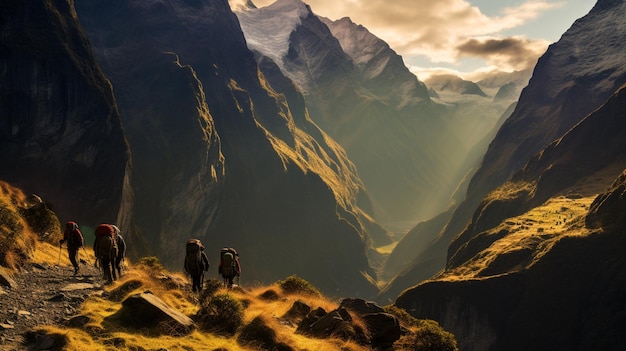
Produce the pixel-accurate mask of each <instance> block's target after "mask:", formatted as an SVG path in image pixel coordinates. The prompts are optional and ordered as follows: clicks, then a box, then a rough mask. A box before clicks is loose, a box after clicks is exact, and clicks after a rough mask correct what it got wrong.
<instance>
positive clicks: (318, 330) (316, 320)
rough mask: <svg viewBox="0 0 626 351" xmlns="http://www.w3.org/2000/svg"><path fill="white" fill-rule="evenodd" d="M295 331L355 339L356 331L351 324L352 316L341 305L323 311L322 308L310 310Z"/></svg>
mask: <svg viewBox="0 0 626 351" xmlns="http://www.w3.org/2000/svg"><path fill="white" fill-rule="evenodd" d="M296 333H298V334H303V335H308V336H311V337H314V338H319V339H324V338H330V337H337V338H340V339H343V340H356V339H357V332H356V330H355V329H354V326H353V325H352V316H350V313H349V312H348V311H347V310H346V309H345V308H343V307H340V308H338V309H336V310H333V311H331V312H329V313H325V312H324V310H323V309H322V308H318V309H316V310H315V311H311V312H310V313H309V314H308V315H307V316H306V317H305V318H304V319H303V320H302V322H300V324H299V325H298V329H296Z"/></svg>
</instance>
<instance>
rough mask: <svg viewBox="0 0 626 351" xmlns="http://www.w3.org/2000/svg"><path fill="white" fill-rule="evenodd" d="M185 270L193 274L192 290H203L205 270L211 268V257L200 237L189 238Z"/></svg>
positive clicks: (186, 248)
mask: <svg viewBox="0 0 626 351" xmlns="http://www.w3.org/2000/svg"><path fill="white" fill-rule="evenodd" d="M184 268H185V272H186V273H187V274H189V275H190V276H191V290H192V291H194V292H195V291H198V292H200V291H202V284H203V283H204V272H206V271H208V270H209V259H208V258H207V256H206V254H205V253H204V245H202V242H201V241H200V240H198V239H189V240H187V244H186V247H185V267H184Z"/></svg>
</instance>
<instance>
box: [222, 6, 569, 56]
mask: <svg viewBox="0 0 626 351" xmlns="http://www.w3.org/2000/svg"><path fill="white" fill-rule="evenodd" d="M234 1H238V2H244V1H247V0H231V2H234ZM252 1H253V2H254V3H255V4H256V5H257V6H259V7H263V6H267V5H268V4H271V3H272V2H274V0H252ZM303 1H304V2H305V3H307V4H309V5H310V6H311V9H312V10H313V12H314V13H316V14H317V15H321V16H325V17H328V18H330V19H332V20H337V19H339V18H341V17H346V16H347V17H350V18H351V19H352V21H354V22H355V23H358V24H362V25H364V26H365V27H367V29H368V30H369V31H370V32H372V33H373V34H374V35H376V36H378V37H379V38H381V39H383V40H384V41H386V42H387V43H388V44H389V45H390V46H391V47H392V48H393V49H394V50H395V51H396V52H398V53H399V54H400V55H402V56H403V57H405V59H406V58H408V57H411V56H420V57H426V58H428V59H429V60H430V62H432V63H435V64H436V63H448V64H453V63H455V62H457V61H458V60H459V59H460V58H467V57H472V56H473V57H476V58H479V59H486V60H487V61H488V62H489V63H490V64H505V65H506V66H507V68H519V67H520V66H522V65H524V64H534V62H535V61H536V59H537V57H538V55H539V54H540V51H541V50H543V49H545V47H546V46H547V45H546V43H544V42H543V41H541V40H535V41H533V40H526V41H524V40H522V39H521V38H510V41H509V42H508V44H509V45H506V44H507V38H501V39H493V40H495V41H496V42H491V41H489V40H488V39H484V38H488V37H491V38H497V37H502V36H503V35H502V33H503V32H504V31H507V30H511V29H514V28H517V27H519V26H521V25H523V24H525V23H527V22H529V21H531V20H533V19H535V18H537V17H539V16H540V15H541V14H543V13H544V12H545V11H547V10H550V9H554V8H557V7H560V6H563V2H553V1H551V0H525V1H523V2H522V3H521V4H519V5H517V6H513V7H506V8H503V9H501V10H500V12H499V13H498V14H497V15H494V16H488V15H486V14H485V13H483V12H482V11H481V10H480V9H479V8H478V7H476V6H472V4H471V3H469V2H468V1H466V0H437V1H433V0H394V1H387V0H339V1H338V0H303ZM500 41H501V43H500ZM481 44H482V49H479V46H481ZM497 44H500V45H502V49H503V50H505V52H502V53H497V52H496V51H492V52H491V53H487V52H486V51H485V50H487V49H488V47H493V48H494V49H495V48H496V47H497V46H498V45H497ZM514 44H516V45H514ZM514 50H517V53H518V54H519V55H526V54H529V55H531V56H528V58H525V57H523V56H515V55H513V53H514Z"/></svg>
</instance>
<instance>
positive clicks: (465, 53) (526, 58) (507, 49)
mask: <svg viewBox="0 0 626 351" xmlns="http://www.w3.org/2000/svg"><path fill="white" fill-rule="evenodd" d="M546 46H547V44H546V42H545V41H542V40H528V39H526V38H522V37H507V38H487V39H476V38H471V39H467V40H465V41H464V42H462V43H461V44H459V45H457V46H456V48H455V49H456V52H457V57H478V58H482V59H485V60H487V61H488V62H491V63H494V64H500V65H502V64H504V65H507V66H509V67H512V68H516V69H523V68H525V67H528V66H532V65H534V64H535V63H536V62H537V58H538V57H539V56H540V55H541V54H542V53H543V52H544V51H545V49H546Z"/></svg>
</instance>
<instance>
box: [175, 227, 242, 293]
mask: <svg viewBox="0 0 626 351" xmlns="http://www.w3.org/2000/svg"><path fill="white" fill-rule="evenodd" d="M183 268H184V270H185V273H187V274H189V275H190V276H191V282H192V284H191V290H192V291H194V292H195V291H198V292H200V291H202V284H203V282H204V272H206V271H208V270H209V259H208V258H207V256H206V254H205V253H204V245H203V244H202V242H200V240H198V239H189V240H187V244H186V247H185V264H184V267H183ZM218 273H219V274H220V275H221V276H222V279H223V280H224V286H225V287H227V288H229V289H230V288H232V287H233V284H234V279H235V278H236V277H237V278H238V277H239V276H240V275H241V263H240V262H239V253H237V250H235V249H233V248H232V247H224V248H222V250H221V251H220V264H219V267H218Z"/></svg>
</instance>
